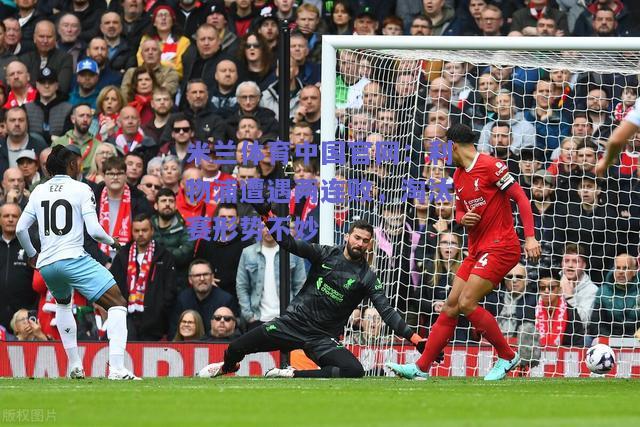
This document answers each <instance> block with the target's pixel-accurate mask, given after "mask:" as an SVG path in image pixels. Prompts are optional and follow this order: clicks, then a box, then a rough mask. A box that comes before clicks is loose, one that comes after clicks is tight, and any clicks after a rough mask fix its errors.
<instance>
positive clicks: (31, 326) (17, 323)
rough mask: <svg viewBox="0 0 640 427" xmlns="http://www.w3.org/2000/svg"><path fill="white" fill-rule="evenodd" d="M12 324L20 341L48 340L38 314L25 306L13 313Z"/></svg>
mask: <svg viewBox="0 0 640 427" xmlns="http://www.w3.org/2000/svg"><path fill="white" fill-rule="evenodd" d="M10 325H11V329H12V330H13V333H14V335H15V336H16V338H17V339H18V341H48V339H47V336H46V335H45V334H44V332H42V328H41V327H40V324H39V323H38V319H37V318H36V316H32V315H30V313H29V311H28V310H26V309H24V308H23V309H20V310H18V311H16V312H15V313H14V314H13V317H12V318H11V322H10Z"/></svg>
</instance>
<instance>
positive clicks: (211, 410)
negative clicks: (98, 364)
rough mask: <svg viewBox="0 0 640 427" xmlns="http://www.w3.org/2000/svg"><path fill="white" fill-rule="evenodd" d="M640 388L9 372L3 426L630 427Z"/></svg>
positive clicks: (1, 382)
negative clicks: (76, 377)
mask: <svg viewBox="0 0 640 427" xmlns="http://www.w3.org/2000/svg"><path fill="white" fill-rule="evenodd" d="M638 391H640V383H638V382H637V381H636V380H619V379H507V380H505V381H501V382H496V383H486V382H484V381H482V379H478V378H455V379H444V378H443V379H439V378H435V379H429V380H427V381H406V380H400V379H396V378H366V379H361V380H310V379H308V380H305V379H302V380H301V379H264V378H216V379H211V380H205V379H196V378H161V379H146V380H144V381H141V382H126V383H123V382H110V381H107V380H103V379H87V380H84V381H71V380H64V379H55V380H53V379H52V380H47V379H34V380H29V379H0V416H1V418H0V426H5V425H18V426H26V425H39V426H42V425H57V426H83V427H86V426H134V427H141V426H196V425H207V426H215V427H226V426H230V427H244V426H260V427H270V426H296V427H307V426H332V427H335V426H354V427H355V426H357V427H372V426H402V427H409V426H456V427H464V426H491V427H500V426H518V427H520V426H522V427H525V426H545V427H547V426H553V427H561V426H571V427H575V426H587V427H595V426H607V427H612V426H625V427H629V426H633V425H640V410H638V408H639V405H638ZM20 411H22V412H20ZM20 414H22V417H23V418H22V419H21V418H20ZM41 417H43V418H45V420H42V418H41ZM46 418H49V419H48V421H47V420H46Z"/></svg>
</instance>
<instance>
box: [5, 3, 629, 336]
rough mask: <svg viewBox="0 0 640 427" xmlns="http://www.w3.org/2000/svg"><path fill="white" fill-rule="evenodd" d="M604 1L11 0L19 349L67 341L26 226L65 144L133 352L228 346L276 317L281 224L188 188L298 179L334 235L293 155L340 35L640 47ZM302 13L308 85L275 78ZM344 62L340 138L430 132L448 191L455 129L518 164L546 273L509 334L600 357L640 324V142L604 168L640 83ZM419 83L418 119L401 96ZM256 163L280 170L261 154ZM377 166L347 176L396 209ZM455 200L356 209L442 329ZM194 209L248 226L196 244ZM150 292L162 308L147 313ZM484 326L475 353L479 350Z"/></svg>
mask: <svg viewBox="0 0 640 427" xmlns="http://www.w3.org/2000/svg"><path fill="white" fill-rule="evenodd" d="M584 3H585V2H583V1H578V0H555V1H554V0H527V1H523V0H501V1H500V0H494V1H489V0H459V1H453V0H384V1H382V0H371V1H364V0H332V1H328V0H308V1H295V0H273V1H269V0H235V1H234V0H231V1H229V0H226V1H222V0H208V1H195V0H166V1H163V0H150V1H142V0H121V1H120V0H111V1H105V0H15V1H14V0H1V2H0V106H2V108H0V175H1V176H2V186H1V192H0V203H1V206H0V228H1V229H2V240H3V242H2V243H0V340H4V339H6V340H12V339H18V340H48V339H57V338H58V337H57V330H56V328H55V317H54V315H53V313H54V312H55V310H54V306H55V301H53V299H52V297H51V295H50V293H48V291H47V289H46V286H45V284H44V282H43V279H42V277H41V276H40V275H39V273H38V272H37V271H34V270H33V269H31V268H30V267H29V266H28V265H27V259H26V255H25V253H24V250H23V249H22V248H21V247H20V245H19V243H18V240H17V239H16V235H15V227H16V223H17V220H18V218H19V217H20V214H21V211H22V209H23V208H24V206H25V205H26V202H27V200H28V198H29V194H30V191H31V190H33V188H34V187H35V186H36V185H38V184H39V183H43V182H45V181H46V180H47V178H48V176H47V171H46V170H45V169H44V168H43V167H42V166H43V165H44V163H45V160H46V158H47V156H48V154H49V152H50V150H51V148H50V147H51V146H53V145H57V144H63V145H66V146H68V147H70V149H73V150H76V151H77V152H78V153H79V154H80V155H81V158H82V166H83V168H82V169H83V174H82V176H81V177H78V178H79V179H82V181H83V182H86V183H87V184H88V185H89V186H91V188H92V189H93V190H94V193H95V200H96V206H97V213H98V216H99V219H100V223H101V225H102V226H103V227H104V228H105V230H106V231H107V232H108V233H110V234H111V235H113V236H114V237H116V238H117V239H118V240H119V241H120V242H121V243H122V244H123V245H124V247H123V248H122V249H121V250H120V251H119V252H117V253H115V252H114V251H113V249H111V248H109V247H106V246H102V245H98V244H97V243H95V242H94V241H92V240H91V239H90V238H88V237H87V238H86V239H85V241H86V242H85V246H86V250H87V252H88V253H89V254H91V255H92V256H94V257H95V258H96V259H97V260H98V261H100V262H101V263H102V264H104V265H105V266H107V267H108V268H109V269H110V270H111V272H112V273H113V275H114V277H115V278H116V279H117V282H118V285H119V286H120V288H121V291H122V293H123V295H124V296H125V298H126V299H128V300H129V301H130V305H129V316H128V319H129V328H128V330H129V339H130V340H151V341H157V340H163V339H166V340H174V341H194V340H212V341H225V340H226V341H228V340H230V339H232V338H233V337H235V336H237V335H239V334H241V333H242V332H244V331H246V330H248V329H251V328H253V327H256V326H258V325H260V324H262V323H264V322H266V321H269V320H271V319H273V318H274V317H275V316H277V315H278V313H279V288H278V283H279V254H278V246H277V244H276V242H275V241H274V240H273V238H272V236H271V235H270V234H269V233H268V232H267V231H266V229H265V230H262V231H260V230H258V236H256V237H257V239H248V240H244V239H243V238H242V236H241V234H240V233H238V232H237V231H238V228H240V226H241V224H240V221H239V220H238V218H247V217H252V216H253V217H256V216H257V215H256V213H255V212H254V211H253V208H252V207H251V206H250V205H249V204H248V203H245V202H242V201H238V202H237V203H226V202H225V203H218V202H217V201H215V200H213V199H212V200H210V201H206V200H203V199H202V198H201V199H199V200H196V199H195V198H194V197H193V194H192V189H191V190H190V189H189V185H188V183H189V182H190V181H194V180H202V181H204V182H206V183H207V185H210V186H211V192H212V193H214V192H216V191H220V189H221V188H222V187H224V186H226V185H228V184H229V183H232V184H233V185H235V186H236V187H237V188H241V187H242V186H243V185H246V183H247V182H248V180H251V179H257V178H262V179H265V180H274V179H282V178H289V179H291V181H292V187H293V186H294V185H295V184H299V183H300V182H302V181H303V180H307V181H309V180H311V181H313V182H315V183H316V184H315V185H316V190H315V193H314V194H305V195H304V196H301V195H300V194H298V195H296V191H295V188H294V189H293V190H291V191H290V193H291V195H290V197H288V199H289V200H290V203H289V207H290V209H289V213H290V215H292V216H294V217H297V218H300V219H302V220H307V219H310V220H313V221H315V222H316V223H317V222H318V219H319V203H318V197H319V193H320V189H319V186H320V176H319V164H318V162H317V159H315V161H311V162H304V161H302V160H301V159H300V158H296V156H295V155H296V153H297V151H296V147H297V146H301V145H304V144H305V143H313V144H315V145H316V146H317V145H318V144H320V135H319V130H320V96H321V93H320V89H319V86H320V84H319V82H320V65H319V63H320V53H321V51H320V48H321V37H322V35H323V34H341V35H354V36H357V35H373V34H379V35H380V37H383V36H384V35H402V34H407V35H425V36H429V35H445V36H462V35H464V36H486V37H488V36H497V35H504V36H512V37H517V36H558V37H563V36H570V35H574V36H585V37H586V36H591V37H612V36H614V37H618V36H634V35H638V34H640V25H638V22H639V21H638V20H637V19H633V18H632V13H631V11H630V10H629V8H630V7H635V6H637V5H635V4H634V3H637V2H632V1H621V0H593V1H591V2H589V1H587V2H586V3H587V4H586V5H585V4H584ZM283 19H287V20H288V21H289V23H290V24H289V26H290V28H291V30H292V35H291V45H290V57H291V67H290V79H289V82H282V81H280V80H278V74H277V71H276V68H277V59H276V58H277V49H278V34H279V26H280V22H281V20H283ZM338 60H339V61H338V70H337V71H338V78H337V88H336V100H335V102H336V107H337V109H338V110H337V111H338V129H337V136H338V137H339V138H338V139H344V140H348V141H368V142H370V143H373V144H374V145H375V143H376V142H379V141H384V140H390V139H394V138H398V135H399V133H400V132H399V130H398V128H399V126H401V125H402V124H403V123H411V124H412V127H413V129H412V132H413V133H414V134H415V135H419V136H422V138H416V140H415V141H411V143H412V144H413V148H414V149H413V150H412V153H413V154H412V155H413V157H412V160H414V161H413V162H412V164H413V165H412V168H411V171H410V174H411V175H412V176H415V177H416V178H426V179H434V180H436V181H442V180H444V181H447V180H448V179H450V178H449V177H450V176H452V171H451V170H450V169H449V168H447V167H442V166H443V165H442V164H441V163H439V162H437V161H435V162H434V161H431V160H430V158H429V153H431V149H432V148H433V145H434V144H437V143H438V142H439V141H441V139H442V138H444V136H445V131H446V128H447V127H448V125H449V124H450V123H454V122H462V123H466V124H468V125H470V126H472V127H473V129H474V130H476V131H477V133H478V148H479V149H480V150H481V151H482V152H485V153H489V154H491V155H493V156H495V157H497V158H499V159H501V160H503V161H504V162H505V163H506V165H507V166H508V167H509V169H510V170H511V172H512V173H513V174H514V176H517V178H518V181H519V183H520V184H521V185H522V187H523V188H525V189H526V191H527V193H528V195H529V196H530V199H531V205H532V208H533V212H534V217H535V222H536V224H535V225H536V238H537V239H538V240H539V241H540V242H541V243H542V246H543V252H544V257H543V259H542V260H541V265H540V266H534V267H535V268H531V266H525V265H524V264H522V265H518V266H516V267H515V268H514V269H513V270H512V271H511V272H510V274H509V275H508V276H507V277H506V279H505V281H504V283H503V286H501V287H500V289H499V291H498V292H497V293H493V294H492V295H491V296H490V297H488V298H487V300H486V301H485V307H487V308H488V309H489V310H490V311H492V313H493V314H495V315H496V316H497V318H498V321H499V324H500V327H501V328H502V330H503V332H504V333H505V335H507V336H509V337H510V338H513V339H516V340H517V339H519V336H520V335H521V334H522V333H523V332H526V333H528V334H533V335H535V336H536V340H537V341H538V343H539V344H540V345H541V346H559V345H576V346H583V345H588V344H589V342H590V340H591V339H592V338H593V337H596V336H598V335H606V336H610V335H617V336H633V335H634V334H637V331H638V328H639V327H640V319H639V317H640V284H639V283H638V255H639V254H638V245H639V238H638V233H639V232H640V199H638V194H640V193H639V192H638V190H639V188H638V185H639V180H638V177H640V169H639V167H638V162H639V158H640V156H639V155H638V153H637V152H636V148H637V145H636V144H640V134H638V135H637V138H636V139H634V140H633V141H632V142H631V143H630V144H629V147H628V149H627V150H626V151H625V152H624V154H623V155H622V157H621V162H620V165H619V166H615V167H612V168H611V170H610V171H609V174H608V177H607V178H605V179H602V178H598V177H596V176H595V175H594V173H593V170H594V167H595V164H596V161H597V159H598V157H599V156H601V154H602V151H603V148H604V147H605V144H606V141H607V138H608V137H609V136H610V134H611V132H612V130H613V129H614V128H615V127H616V126H617V125H618V124H619V123H620V121H621V120H624V117H625V116H626V115H627V114H629V112H630V111H631V110H632V109H633V108H634V104H635V101H636V98H637V96H638V78H637V76H636V75H623V74H618V73H600V74H599V73H592V72H587V73H573V72H571V71H569V70H565V69H548V70H545V69H538V68H526V67H517V66H515V67H506V66H505V67H497V66H490V65H483V66H480V65H478V64H468V63H462V62H453V61H423V62H422V63H420V72H419V75H415V73H414V71H410V70H405V69H402V68H401V67H396V68H393V69H392V72H391V73H390V74H389V72H387V71H386V70H382V71H385V72H386V74H385V75H384V76H383V75H382V74H381V73H380V71H381V69H383V68H385V67H380V66H378V67H374V66H373V65H374V64H372V63H371V62H370V61H369V60H368V57H367V56H366V55H365V54H361V53H360V52H357V51H347V50H345V51H341V52H339V57H338ZM416 79H418V80H420V85H419V92H420V93H419V94H418V98H419V99H420V100H422V103H421V104H422V105H419V106H418V108H417V111H415V110H412V109H411V108H409V106H408V105H404V102H406V101H408V100H409V99H410V98H409V97H410V96H414V95H415V88H416V85H415V84H413V83H412V82H414V81H416ZM280 84H289V87H290V93H291V99H290V100H289V102H290V107H291V108H290V110H291V114H290V117H286V118H283V117H279V104H280V102H281V101H280V100H279V92H278V89H279V85H280ZM411 99H415V98H411ZM411 102H414V101H411ZM281 120H289V121H290V129H291V130H290V134H289V135H279V134H278V129H279V122H280V121H281ZM278 139H280V140H288V141H290V156H289V161H288V162H280V161H274V160H273V159H272V157H275V156H272V153H271V151H270V150H271V147H272V143H273V142H274V141H276V140H278ZM220 141H225V142H226V141H232V142H233V147H234V148H233V149H234V150H235V159H234V160H233V161H232V162H227V163H224V162H219V160H221V159H222V156H221V155H220V153H219V151H221V145H220V143H219V142H220ZM196 142H200V143H204V144H205V145H206V146H208V147H209V149H210V159H211V160H210V161H208V160H202V161H201V162H200V163H199V164H198V165H196V164H195V162H194V161H193V160H191V159H190V155H189V154H190V150H189V147H190V144H191V145H192V144H195V143H196ZM252 147H253V148H252ZM254 148H255V149H254ZM249 152H251V153H253V157H254V158H255V157H256V153H257V155H258V158H259V160H256V161H246V158H245V157H246V156H247V153H249ZM425 154H426V156H425ZM374 159H375V154H374V153H373V152H372V153H371V161H370V164H369V165H365V166H364V167H363V168H360V169H357V168H356V169H357V170H356V171H354V170H351V169H349V168H346V167H345V168H338V170H337V172H336V177H337V178H338V179H339V180H345V179H347V178H353V177H354V176H357V177H361V178H362V177H366V178H368V179H369V180H370V181H372V182H374V184H375V185H374V189H373V191H374V192H376V191H380V192H386V193H388V194H389V195H390V196H391V197H393V194H395V193H394V191H395V190H396V188H394V187H395V186H398V185H399V181H398V180H397V179H396V180H393V179H391V178H392V177H390V176H389V175H390V171H389V170H388V169H387V168H386V167H385V165H380V164H377V163H376V162H375V161H374ZM281 163H283V164H281ZM283 171H284V172H283ZM354 174H355V175H354ZM224 182H227V184H226V185H225V184H224ZM432 182H433V181H432ZM448 199H449V200H446V201H442V200H441V201H436V202H433V201H429V200H418V199H416V200H414V201H412V203H410V206H409V209H407V210H406V211H405V210H403V211H402V212H403V214H398V212H397V211H393V210H390V208H389V209H387V208H386V207H385V206H382V207H375V206H372V205H368V204H365V203H364V202H354V203H342V204H341V203H338V204H336V206H335V215H336V218H335V220H336V224H337V226H338V229H337V231H343V230H344V229H345V228H346V226H347V225H348V224H349V223H350V221H352V220H354V219H356V217H357V216H358V215H360V213H362V212H369V213H370V214H371V213H372V212H373V213H374V214H371V215H370V216H369V219H371V220H372V221H373V223H374V226H375V227H376V228H375V237H374V244H373V245H372V247H371V251H370V256H369V260H370V262H371V263H372V266H374V269H375V270H376V271H377V272H378V274H379V276H380V278H381V280H382V281H383V282H384V283H385V284H387V285H388V286H394V285H395V284H397V283H400V289H401V291H399V295H400V298H399V303H398V304H399V307H400V309H401V310H402V311H403V312H404V313H405V315H406V318H407V320H408V323H409V324H410V325H412V326H414V327H416V328H417V330H418V331H421V332H422V335H424V333H425V330H426V328H428V327H429V326H430V325H431V323H432V322H433V321H435V319H436V317H437V316H438V314H439V312H440V310H441V308H442V304H443V301H444V300H445V297H446V295H447V292H448V290H449V287H450V285H451V283H452V278H453V275H454V274H455V272H456V269H457V267H458V266H459V265H460V263H461V259H462V256H463V252H464V246H465V238H464V230H463V229H462V228H461V227H460V226H459V225H458V224H456V223H455V220H454V218H455V214H454V210H455V206H454V203H453V202H452V200H453V197H449V198H448ZM197 217H216V218H223V219H225V220H227V221H230V222H233V221H234V219H235V222H234V224H235V225H234V226H233V227H230V228H228V229H226V230H223V232H222V233H217V235H216V236H213V232H212V233H211V235H208V236H204V237H203V236H200V238H198V239H194V238H193V233H192V232H191V231H190V230H189V227H188V224H189V223H190V220H193V218H197ZM517 225H518V227H519V224H517ZM291 232H292V233H294V234H296V233H299V232H300V230H299V229H297V227H293V226H292V230H291ZM33 234H34V236H33V237H32V239H33V238H34V237H35V235H36V234H37V233H33ZM336 235H337V236H338V237H339V238H340V234H339V233H337V234H336ZM214 237H215V238H214ZM317 239H318V237H317V235H316V236H315V237H313V240H314V241H316V242H317ZM290 267H291V289H292V295H295V293H296V292H297V291H298V290H299V289H300V287H301V286H302V284H303V283H304V281H305V279H306V274H307V270H308V268H309V266H308V263H306V262H305V260H303V259H300V258H298V257H296V256H293V255H292V256H291V259H290ZM537 267H541V268H537ZM140 297H142V300H143V301H144V303H143V304H142V305H140V304H133V303H131V301H134V300H136V301H137V300H139V298H140ZM74 304H75V305H74V307H75V315H76V319H77V320H78V324H79V332H78V334H79V338H80V339H85V340H97V339H103V338H104V335H105V332H104V321H105V320H106V319H105V318H106V313H104V312H100V309H99V307H97V306H92V305H89V304H88V303H87V301H86V300H84V298H83V297H82V296H80V295H78V294H76V295H75V296H74ZM464 322H466V320H464V319H461V320H460V323H459V328H458V333H457V334H456V340H459V341H468V340H477V339H478V337H477V336H476V335H475V333H474V331H473V330H471V329H470V328H469V325H468V323H464ZM351 326H352V329H353V330H355V332H354V333H353V334H351V336H350V337H346V338H348V340H350V341H351V342H356V343H367V342H371V340H373V339H376V340H377V339H379V337H380V334H382V331H381V321H380V317H379V315H378V314H377V313H376V311H375V309H374V308H372V307H362V310H357V311H356V312H355V313H354V315H353V317H352V322H351Z"/></svg>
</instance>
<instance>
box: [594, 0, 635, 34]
mask: <svg viewBox="0 0 640 427" xmlns="http://www.w3.org/2000/svg"><path fill="white" fill-rule="evenodd" d="M607 9H609V10H611V11H612V12H613V15H614V20H613V22H614V25H615V27H616V28H615V32H616V35H620V36H623V37H628V36H631V35H634V34H635V33H636V32H637V30H636V28H635V27H636V26H635V24H634V22H633V17H632V14H631V13H630V12H629V7H628V5H625V4H624V2H623V1H622V0H596V1H592V2H591V4H590V5H589V6H588V7H587V12H588V13H589V14H591V15H592V16H593V19H594V26H595V20H596V18H597V17H600V19H601V20H604V21H606V22H607V25H611V21H610V20H609V19H608V18H603V17H602V15H599V14H598V12H599V11H601V10H605V11H606V10H607ZM606 15H608V13H607V14H605V16H606ZM601 25H603V24H601ZM596 32H597V31H596Z"/></svg>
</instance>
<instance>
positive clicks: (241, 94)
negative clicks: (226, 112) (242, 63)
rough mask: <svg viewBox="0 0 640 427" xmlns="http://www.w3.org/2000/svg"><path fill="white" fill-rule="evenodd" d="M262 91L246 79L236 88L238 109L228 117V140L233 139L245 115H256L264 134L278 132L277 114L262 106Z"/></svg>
mask: <svg viewBox="0 0 640 427" xmlns="http://www.w3.org/2000/svg"><path fill="white" fill-rule="evenodd" d="M261 97H262V91H261V90H260V88H259V87H258V85H257V84H256V83H254V82H252V81H245V82H242V83H240V84H239V85H238V87H237V88H236V99H237V100H238V111H237V112H236V113H235V114H234V115H232V116H230V117H229V118H228V119H227V133H226V135H227V138H226V139H227V140H228V139H232V138H233V137H234V136H235V134H236V130H237V128H238V123H239V121H240V118H242V117H243V116H245V115H250V116H254V117H255V118H256V119H257V120H258V121H259V122H260V127H261V129H262V131H263V133H264V134H272V133H277V131H278V122H277V121H276V119H275V114H274V113H273V111H271V110H269V109H268V108H264V107H260V98H261Z"/></svg>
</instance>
